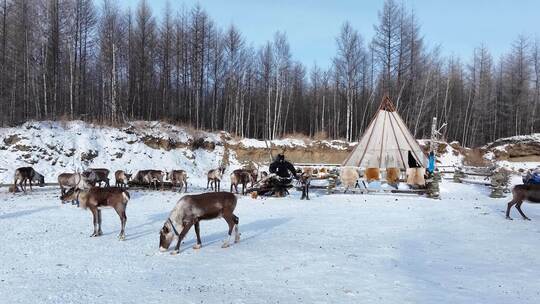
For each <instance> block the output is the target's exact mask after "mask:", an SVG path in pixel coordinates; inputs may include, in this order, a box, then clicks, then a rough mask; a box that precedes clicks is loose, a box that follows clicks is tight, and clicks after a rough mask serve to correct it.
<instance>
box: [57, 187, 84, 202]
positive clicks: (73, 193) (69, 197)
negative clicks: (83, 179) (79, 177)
mask: <svg viewBox="0 0 540 304" xmlns="http://www.w3.org/2000/svg"><path fill="white" fill-rule="evenodd" d="M80 191H81V190H79V189H77V188H70V189H69V190H68V191H67V192H66V193H64V194H62V195H61V196H60V200H61V201H63V202H65V201H74V200H77V197H78V196H79V193H80Z"/></svg>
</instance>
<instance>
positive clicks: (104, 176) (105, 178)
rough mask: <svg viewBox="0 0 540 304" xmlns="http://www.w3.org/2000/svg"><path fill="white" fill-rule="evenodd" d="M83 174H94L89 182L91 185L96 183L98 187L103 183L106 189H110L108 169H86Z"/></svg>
mask: <svg viewBox="0 0 540 304" xmlns="http://www.w3.org/2000/svg"><path fill="white" fill-rule="evenodd" d="M85 172H88V173H90V172H93V173H94V174H95V179H94V180H93V181H91V182H92V183H93V185H95V184H96V183H97V184H98V187H99V186H101V182H104V183H105V185H106V186H107V187H110V184H109V172H110V171H109V169H104V168H90V169H87V170H86V171H85Z"/></svg>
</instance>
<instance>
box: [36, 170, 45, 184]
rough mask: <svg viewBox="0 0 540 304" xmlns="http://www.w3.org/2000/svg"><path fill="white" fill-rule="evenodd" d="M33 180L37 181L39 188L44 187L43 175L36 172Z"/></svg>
mask: <svg viewBox="0 0 540 304" xmlns="http://www.w3.org/2000/svg"><path fill="white" fill-rule="evenodd" d="M35 180H36V181H38V183H39V186H40V187H43V186H45V177H44V176H43V175H41V174H39V173H37V172H36V176H35Z"/></svg>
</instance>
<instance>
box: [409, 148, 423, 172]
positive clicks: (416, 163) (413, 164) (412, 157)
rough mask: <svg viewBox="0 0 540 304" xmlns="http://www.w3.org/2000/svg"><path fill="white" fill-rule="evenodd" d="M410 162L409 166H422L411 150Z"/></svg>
mask: <svg viewBox="0 0 540 304" xmlns="http://www.w3.org/2000/svg"><path fill="white" fill-rule="evenodd" d="M407 158H408V163H409V168H420V167H422V166H420V164H419V163H418V160H416V158H415V157H414V155H413V154H412V152H411V151H410V150H409V153H408V157H407Z"/></svg>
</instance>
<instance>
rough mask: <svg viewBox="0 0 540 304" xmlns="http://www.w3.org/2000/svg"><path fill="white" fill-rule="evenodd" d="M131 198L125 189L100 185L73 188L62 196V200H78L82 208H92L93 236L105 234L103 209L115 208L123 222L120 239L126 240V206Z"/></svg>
mask: <svg viewBox="0 0 540 304" xmlns="http://www.w3.org/2000/svg"><path fill="white" fill-rule="evenodd" d="M129 198H130V197H129V193H128V192H127V190H125V189H122V188H98V187H94V188H92V189H90V190H80V189H76V188H71V189H69V191H68V192H66V193H65V194H64V195H62V196H61V197H60V199H61V200H62V201H69V200H71V201H73V200H78V201H79V202H80V207H81V208H83V209H87V208H88V209H90V211H91V212H92V217H93V220H94V233H92V235H90V236H91V237H96V236H100V235H102V234H103V232H102V231H101V209H102V208H104V207H111V208H113V209H114V210H115V211H116V213H118V216H119V217H120V222H121V223H122V229H121V230H120V234H119V235H118V239H119V240H124V239H125V238H126V235H125V229H126V221H127V216H126V207H127V203H128V201H129Z"/></svg>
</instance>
